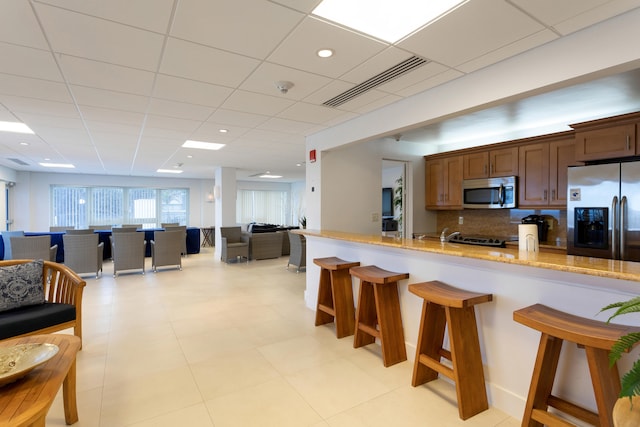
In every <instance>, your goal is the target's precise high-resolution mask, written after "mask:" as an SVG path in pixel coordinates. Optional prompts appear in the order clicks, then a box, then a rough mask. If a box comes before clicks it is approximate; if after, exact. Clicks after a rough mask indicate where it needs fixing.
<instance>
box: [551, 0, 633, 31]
mask: <svg viewBox="0 0 640 427" xmlns="http://www.w3.org/2000/svg"><path fill="white" fill-rule="evenodd" d="M639 6H640V3H639V2H638V0H618V1H609V2H606V3H605V4H603V5H601V6H598V7H594V8H593V9H590V10H587V11H585V12H583V13H581V14H577V15H576V16H574V17H572V18H569V19H566V20H565V21H562V22H560V23H558V24H556V25H554V28H555V29H556V30H557V31H559V32H560V34H562V35H566V34H570V33H573V32H574V31H578V30H581V29H583V28H586V27H588V26H590V25H593V24H596V23H598V22H601V21H604V20H606V19H609V18H613V17H614V16H617V15H620V14H622V13H625V12H628V11H630V10H632V9H635V8H637V7H639Z"/></svg>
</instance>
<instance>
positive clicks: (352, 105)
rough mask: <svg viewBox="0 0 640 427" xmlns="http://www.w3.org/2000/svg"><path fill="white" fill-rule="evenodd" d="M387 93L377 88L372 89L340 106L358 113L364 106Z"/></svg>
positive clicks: (342, 108)
mask: <svg viewBox="0 0 640 427" xmlns="http://www.w3.org/2000/svg"><path fill="white" fill-rule="evenodd" d="M387 95H388V93H386V92H382V91H379V90H377V89H372V90H370V91H367V92H364V93H362V94H361V95H359V96H356V97H355V98H353V99H352V100H350V101H349V102H345V103H344V104H342V105H340V106H339V107H338V108H339V109H340V110H343V111H345V110H346V111H351V112H354V113H357V112H358V110H359V109H360V108H362V107H363V106H365V105H367V104H370V103H372V102H374V101H377V100H379V99H382V98H384V97H386V96H387Z"/></svg>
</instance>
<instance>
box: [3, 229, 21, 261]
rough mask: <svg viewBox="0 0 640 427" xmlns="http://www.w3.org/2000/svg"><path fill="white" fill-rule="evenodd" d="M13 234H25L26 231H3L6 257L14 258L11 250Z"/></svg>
mask: <svg viewBox="0 0 640 427" xmlns="http://www.w3.org/2000/svg"><path fill="white" fill-rule="evenodd" d="M13 236H19V237H22V236H24V231H22V230H20V231H3V232H2V240H3V242H4V259H13V254H12V251H11V237H13Z"/></svg>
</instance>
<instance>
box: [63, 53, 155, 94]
mask: <svg viewBox="0 0 640 427" xmlns="http://www.w3.org/2000/svg"><path fill="white" fill-rule="evenodd" d="M59 62H60V65H61V67H62V70H63V72H64V75H65V77H66V78H67V81H68V82H69V83H71V84H75V85H80V86H88V87H93V88H97V89H105V90H113V91H116V92H125V93H132V94H137V95H144V96H149V95H150V94H151V89H152V87H153V73H151V72H149V71H142V70H135V69H133V68H128V67H121V66H119V65H113V64H105V63H104V62H98V61H91V60H88V59H83V58H76V57H73V56H68V55H60V56H59Z"/></svg>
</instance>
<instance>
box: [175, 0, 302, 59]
mask: <svg viewBox="0 0 640 427" xmlns="http://www.w3.org/2000/svg"><path fill="white" fill-rule="evenodd" d="M267 16H268V17H269V25H264V20H265V17H267ZM303 18H304V14H302V13H299V12H296V11H294V10H291V9H289V8H286V7H282V6H279V5H277V4H274V3H270V2H266V1H264V0H218V1H215V2H211V1H209V2H207V1H204V2H203V1H202V0H181V1H180V2H179V3H178V9H177V10H176V16H175V20H174V22H173V25H172V28H171V36H173V37H176V38H180V39H184V40H189V41H193V42H196V43H200V44H203V45H207V46H212V47H215V48H218V49H222V50H226V51H229V52H237V53H239V54H242V55H247V56H250V57H252V58H258V59H264V58H265V57H266V56H267V55H268V54H269V53H270V52H272V51H273V49H275V47H276V46H277V45H278V43H279V42H280V40H282V38H283V37H285V36H286V35H287V34H288V33H289V32H291V30H293V28H294V27H295V26H296V25H298V23H299V22H300V21H301V20H302V19H303Z"/></svg>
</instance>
